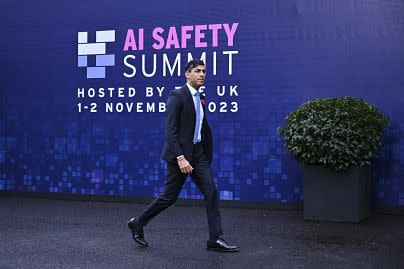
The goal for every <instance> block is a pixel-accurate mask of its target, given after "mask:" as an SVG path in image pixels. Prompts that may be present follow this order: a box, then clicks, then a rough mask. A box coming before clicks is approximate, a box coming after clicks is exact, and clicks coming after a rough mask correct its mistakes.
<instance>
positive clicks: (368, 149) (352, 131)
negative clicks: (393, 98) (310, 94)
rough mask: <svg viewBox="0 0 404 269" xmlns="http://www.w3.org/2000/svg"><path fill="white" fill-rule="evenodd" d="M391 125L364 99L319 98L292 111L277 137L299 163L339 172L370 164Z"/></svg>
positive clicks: (279, 129)
mask: <svg viewBox="0 0 404 269" xmlns="http://www.w3.org/2000/svg"><path fill="white" fill-rule="evenodd" d="M388 122H389V120H388V118H387V117H385V116H384V115H383V114H382V112H381V111H380V110H378V109H377V108H375V107H373V106H372V105H370V104H368V103H366V102H365V101H363V100H362V99H357V98H354V97H343V98H319V99H315V100H312V101H309V102H307V103H304V104H303V105H301V106H299V107H298V108H297V109H296V110H295V111H293V112H291V113H290V114H289V115H288V116H287V117H286V118H285V121H284V123H283V125H282V126H281V127H279V128H278V134H279V136H280V137H281V138H282V139H283V141H284V143H285V146H286V149H287V151H288V152H289V153H290V154H291V155H293V157H295V158H296V160H297V161H298V162H299V163H301V164H303V165H323V166H326V167H330V168H332V169H334V170H337V171H338V170H344V169H347V168H349V167H353V166H363V165H366V164H370V161H371V160H372V159H373V158H375V157H377V153H378V149H379V147H380V145H381V139H382V135H383V132H384V131H385V129H386V128H387V125H388Z"/></svg>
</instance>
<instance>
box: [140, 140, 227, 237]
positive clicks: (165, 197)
mask: <svg viewBox="0 0 404 269" xmlns="http://www.w3.org/2000/svg"><path fill="white" fill-rule="evenodd" d="M188 161H189V160H188ZM190 164H191V166H192V167H193V168H194V170H193V171H192V174H191V175H190V176H191V178H192V180H193V181H194V182H195V184H196V186H197V187H198V189H199V190H200V191H201V193H202V194H203V196H204V199H205V204H206V215H207V217H208V226H209V238H210V239H216V238H218V237H219V236H220V235H222V234H223V231H222V223H221V216H220V212H219V201H218V191H217V188H216V185H215V182H214V180H213V175H212V170H211V168H210V165H209V162H208V160H207V158H206V157H205V154H204V153H203V147H202V144H201V143H200V142H199V143H196V144H195V145H194V147H193V154H192V160H191V161H190ZM187 177H188V174H184V173H182V172H181V170H180V168H179V166H178V164H173V163H169V162H167V180H166V183H165V185H164V191H163V193H162V194H161V195H160V196H159V197H158V198H156V199H155V200H154V201H153V202H152V203H150V204H149V205H148V206H147V207H146V209H145V210H144V211H143V213H142V214H141V215H140V216H139V217H138V218H137V221H138V222H139V223H140V224H142V225H147V223H149V221H150V220H151V219H153V218H154V217H155V216H157V215H158V214H159V213H160V212H162V211H163V210H164V209H166V208H168V207H170V206H171V205H173V204H174V203H175V201H176V200H177V198H178V195H179V194H180V192H181V189H182V187H183V185H184V183H185V180H186V179H187Z"/></svg>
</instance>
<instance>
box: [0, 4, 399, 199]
mask: <svg viewBox="0 0 404 269" xmlns="http://www.w3.org/2000/svg"><path fill="white" fill-rule="evenodd" d="M6 2H7V1H6ZM27 2H28V1H27ZM49 3H50V2H49ZM49 3H48V5H47V13H46V14H45V15H46V16H45V15H44V13H43V5H32V4H29V7H30V8H29V9H28V8H26V9H21V8H19V6H20V5H15V4H14V2H10V4H9V6H8V7H7V11H8V14H9V15H8V16H1V17H0V20H2V22H3V23H2V26H3V29H4V32H3V33H2V35H3V36H5V39H4V40H6V41H7V42H0V61H2V64H0V71H1V74H2V75H1V76H0V80H1V82H2V83H1V85H2V87H0V91H1V95H0V102H1V103H0V116H1V124H0V190H15V191H20V192H52V193H76V194H94V195H114V196H131V197H151V196H158V195H160V194H161V193H162V192H163V188H164V182H165V178H166V163H165V162H164V161H163V160H161V151H162V148H163V145H164V114H163V113H136V112H130V113H129V112H124V113H105V112H103V110H102V109H100V111H99V112H97V113H90V112H86V113H78V112H76V107H77V102H78V100H79V99H78V98H77V88H78V87H83V88H86V89H87V88H89V87H93V88H95V89H98V88H100V87H103V88H107V87H111V86H112V87H124V88H128V87H135V88H136V90H137V94H136V96H135V97H133V98H130V97H123V98H118V97H116V98H112V100H110V99H108V100H110V101H111V102H115V101H117V100H115V99H119V100H118V101H120V102H134V101H143V102H144V101H153V102H158V101H159V100H162V101H163V102H165V101H166V99H167V97H168V94H169V90H171V89H173V88H174V87H175V86H181V85H184V83H185V78H184V76H181V77H177V76H172V77H171V76H168V75H167V76H163V75H162V68H163V67H162V55H163V54H166V55H167V57H169V58H171V59H174V58H175V57H176V54H177V53H179V52H181V53H183V58H182V63H183V62H184V61H185V60H186V56H187V55H186V53H187V52H192V53H193V54H194V55H198V54H199V55H200V54H201V51H206V52H207V56H209V57H207V61H206V69H207V79H206V98H207V102H208V103H210V102H212V103H216V104H219V103H220V102H222V101H226V102H229V100H230V101H237V102H238V104H239V112H237V113H229V112H227V113H221V112H219V111H217V110H216V111H215V112H209V113H207V117H208V119H209V123H210V126H211V128H212V132H213V140H214V144H213V147H214V155H213V162H212V172H213V175H214V179H215V182H216V184H217V187H218V191H219V195H220V199H222V200H233V201H237V200H240V201H270V202H278V203H293V202H296V201H299V202H300V201H303V199H304V189H303V169H302V167H301V166H299V164H298V163H297V162H296V161H295V160H294V159H292V158H291V157H290V156H288V155H286V154H285V153H284V150H285V148H284V146H283V145H282V142H281V141H279V140H278V136H277V132H276V130H277V128H278V127H279V126H280V125H281V124H282V122H283V120H284V118H285V117H286V116H287V115H288V114H289V112H291V111H292V110H294V109H295V108H296V107H298V106H299V105H300V104H302V103H304V102H306V101H308V100H312V99H315V98H319V97H343V96H354V97H360V98H363V99H364V100H365V101H367V102H369V103H371V104H373V105H375V106H376V107H377V108H379V109H380V110H381V111H382V112H383V113H385V114H386V115H387V116H388V117H389V118H390V122H391V125H390V127H389V129H388V131H387V132H386V134H385V136H384V137H383V147H382V148H381V150H380V156H379V158H377V159H376V160H374V165H373V168H372V186H373V196H372V202H373V204H375V205H381V206H384V205H386V206H400V205H401V206H403V205H404V86H403V85H404V75H403V70H404V61H403V55H404V54H403V44H404V16H403V14H404V2H403V1H395V0H391V1H351V0H308V1H296V0H268V1H261V2H260V4H257V3H255V2H251V1H247V0H235V1H233V2H229V1H213V0H207V1H205V2H203V3H202V4H198V3H188V2H186V1H180V2H178V3H177V2H175V1H171V2H161V3H159V5H152V4H150V3H134V2H133V1H129V0H124V1H122V2H119V6H120V7H121V8H119V9H117V10H118V11H117V12H115V9H114V12H111V14H105V13H104V12H94V7H95V6H96V7H97V10H96V11H99V10H109V9H110V8H111V3H110V2H109V1H95V0H89V1H82V2H80V9H78V8H77V6H76V5H75V4H73V3H71V2H68V1H54V2H52V4H49ZM5 5H7V4H5ZM27 5H28V4H27ZM61 10H63V15H60V16H56V14H59V13H60V12H61ZM91 12H93V14H90V13H91ZM53 14H55V16H52V15H53ZM89 15H94V16H89ZM15 18H24V19H23V20H16V19H15ZM235 21H236V22H238V23H239V28H238V30H237V31H239V32H238V34H237V36H236V39H235V42H234V44H235V46H234V47H232V48H228V47H226V40H225V38H224V36H222V35H221V36H220V37H219V39H218V46H217V47H214V48H212V47H208V48H202V49H201V48H199V49H192V47H191V48H189V49H188V48H187V49H173V50H162V51H158V52H156V50H153V49H150V48H151V45H152V43H153V42H154V41H153V40H152V38H151V37H150V34H151V30H152V29H153V28H155V27H157V26H159V27H164V28H165V29H166V31H165V32H164V33H163V35H164V36H165V37H167V30H168V28H169V27H170V26H181V25H196V24H209V23H222V22H224V23H225V22H235ZM128 28H133V29H134V30H135V32H136V29H139V28H144V29H145V46H144V48H145V49H144V50H143V51H131V52H123V50H122V49H123V42H124V40H125V32H126V30H127V29H128ZM80 29H86V31H88V32H80V33H79V34H78V43H79V45H80V49H79V51H80V53H82V54H78V55H77V54H76V37H77V32H78V31H80ZM98 29H116V36H115V42H113V41H111V40H113V38H112V34H105V36H104V35H103V34H100V35H99V36H98V39H97V34H96V33H97V30H98ZM49 33H52V39H53V40H58V42H49ZM88 33H94V34H95V35H94V37H93V36H92V35H91V34H88ZM203 40H204V41H206V42H208V43H209V42H211V41H212V35H211V34H207V35H206V36H205V38H204V39H203ZM109 41H111V42H109ZM188 41H189V42H188V44H192V43H193V42H192V41H193V40H188ZM91 42H93V43H91ZM27 49H29V50H30V51H31V50H32V51H33V52H35V53H21V52H23V51H27ZM229 49H232V50H238V51H239V54H238V55H237V57H235V58H234V60H233V66H234V70H233V75H231V76H230V75H228V72H227V71H228V70H227V68H226V67H227V64H228V59H227V58H222V57H221V56H220V55H221V53H220V52H221V51H223V50H229ZM214 51H217V52H218V53H217V62H216V69H217V75H213V74H212V72H211V70H212V69H213V67H214V65H213V57H212V53H213V52H214ZM110 52H114V53H115V55H114V57H116V58H117V59H118V58H119V59H123V58H124V57H125V56H126V55H127V54H129V53H130V54H133V55H135V56H136V59H135V61H134V62H133V64H134V65H135V66H136V68H137V70H138V74H137V75H136V76H135V77H133V78H131V79H129V78H125V77H123V75H122V74H123V72H125V70H123V69H124V67H123V66H121V64H122V63H119V64H116V65H115V67H114V68H108V67H111V65H112V64H113V63H114V62H113V60H112V59H113V58H114V57H109V56H108V55H110V54H109V53H110ZM142 54H144V55H145V61H144V63H145V65H144V68H145V70H147V72H151V71H152V66H151V64H152V62H153V54H156V58H158V66H157V68H156V70H157V71H156V75H155V76H154V77H152V78H146V77H144V76H142V75H141V72H142V69H143V68H142V65H143V64H142V56H141V55H142ZM75 57H78V58H77V62H76V58H75ZM55 59H57V62H56V60H55ZM76 64H77V65H78V66H80V67H81V68H77V66H76ZM84 67H85V68H86V69H85V70H86V72H88V75H89V76H88V77H103V76H104V75H105V71H107V72H108V74H106V75H107V76H106V79H91V80H90V79H86V78H85V76H84V75H83V74H82V73H81V72H78V70H79V71H81V70H84ZM139 74H140V75H139ZM220 85H237V86H238V89H239V90H238V91H239V96H238V97H229V96H218V94H217V86H220ZM148 86H165V87H166V89H167V90H166V91H164V92H163V94H162V96H161V98H160V97H157V96H156V95H155V96H153V97H150V98H145V97H144V89H145V88H146V87H148ZM80 100H81V102H83V104H86V105H89V104H90V103H91V102H97V103H98V105H99V107H100V104H101V103H102V102H106V101H105V100H106V97H105V98H104V99H103V98H98V97H94V98H82V99H80ZM180 198H191V199H203V195H202V194H201V193H200V192H199V190H198V188H197V186H196V185H195V184H194V183H193V182H192V181H191V180H190V179H188V180H187V181H186V183H185V185H184V188H183V189H182V191H181V193H180Z"/></svg>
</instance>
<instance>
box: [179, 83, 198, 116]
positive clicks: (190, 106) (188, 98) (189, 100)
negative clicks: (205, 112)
mask: <svg viewBox="0 0 404 269" xmlns="http://www.w3.org/2000/svg"><path fill="white" fill-rule="evenodd" d="M182 89H183V91H184V93H185V107H186V110H187V112H188V113H190V114H191V115H192V120H193V122H195V121H196V112H195V105H194V98H193V97H192V95H191V92H190V90H189V89H188V86H187V85H186V84H185V85H184V87H183V88H182Z"/></svg>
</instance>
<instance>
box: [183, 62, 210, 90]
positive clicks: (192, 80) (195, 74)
mask: <svg viewBox="0 0 404 269" xmlns="http://www.w3.org/2000/svg"><path fill="white" fill-rule="evenodd" d="M185 76H186V77H187V82H188V84H189V85H191V86H192V87H194V88H195V89H199V87H201V86H202V85H203V84H204V83H205V77H206V68H205V66H204V65H197V66H196V67H195V68H193V69H192V70H191V71H189V72H185Z"/></svg>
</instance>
